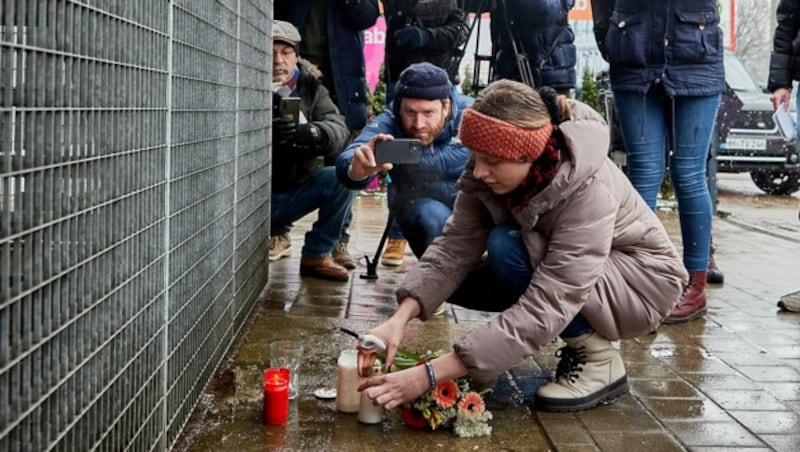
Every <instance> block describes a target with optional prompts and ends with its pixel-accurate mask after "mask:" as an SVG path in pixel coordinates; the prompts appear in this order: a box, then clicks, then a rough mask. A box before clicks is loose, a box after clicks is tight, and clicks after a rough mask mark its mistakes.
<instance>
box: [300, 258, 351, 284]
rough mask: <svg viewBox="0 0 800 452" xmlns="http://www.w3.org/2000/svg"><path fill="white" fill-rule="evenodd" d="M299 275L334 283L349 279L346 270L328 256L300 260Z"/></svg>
mask: <svg viewBox="0 0 800 452" xmlns="http://www.w3.org/2000/svg"><path fill="white" fill-rule="evenodd" d="M300 274H301V275H303V276H314V277H316V278H322V279H332V280H334V281H347V280H348V279H350V275H348V274H347V269H346V268H344V267H342V266H341V265H339V264H337V263H336V261H334V260H333V258H332V257H330V256H325V257H321V258H319V259H311V258H308V257H302V258H300Z"/></svg>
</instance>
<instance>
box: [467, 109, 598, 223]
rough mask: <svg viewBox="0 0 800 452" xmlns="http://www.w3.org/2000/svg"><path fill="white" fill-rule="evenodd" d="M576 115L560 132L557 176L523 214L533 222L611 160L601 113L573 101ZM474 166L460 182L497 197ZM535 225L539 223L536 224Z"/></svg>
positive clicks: (532, 200) (573, 111)
mask: <svg viewBox="0 0 800 452" xmlns="http://www.w3.org/2000/svg"><path fill="white" fill-rule="evenodd" d="M570 105H571V107H572V116H571V118H570V120H569V121H565V122H562V123H561V124H559V125H558V129H557V130H559V131H560V132H561V134H562V135H563V137H564V147H565V148H564V149H562V150H561V163H560V165H559V167H558V171H557V172H556V175H555V177H554V178H553V180H552V182H550V185H548V186H547V187H546V188H545V189H544V190H542V191H541V192H540V193H539V194H537V195H536V196H534V197H533V198H532V199H531V200H530V201H529V202H528V205H527V206H526V207H525V208H524V209H523V211H522V215H527V216H529V217H531V218H533V219H535V218H536V217H538V216H539V215H540V214H541V213H542V212H545V211H547V210H550V209H551V208H553V207H554V206H555V205H556V204H558V203H559V202H561V201H562V200H564V199H566V198H568V197H569V196H570V195H572V194H573V193H574V192H575V191H577V190H579V189H581V187H583V185H584V183H585V182H586V181H587V180H589V179H590V178H591V177H592V176H593V175H594V174H595V173H596V172H597V171H598V170H599V169H600V167H601V166H602V165H603V163H604V162H605V160H606V159H607V158H608V142H609V136H608V125H607V124H606V121H605V120H604V119H603V117H602V116H600V114H599V113H597V112H596V111H594V110H593V109H592V108H591V107H589V106H588V105H586V104H584V103H582V102H579V101H575V100H571V101H570ZM473 167H474V163H473V162H472V161H470V163H469V165H467V168H466V169H465V171H464V174H462V176H461V179H460V180H459V182H458V186H459V189H461V190H464V191H468V192H469V191H482V192H487V194H486V196H496V195H494V193H493V192H492V191H491V190H490V189H489V187H487V186H486V184H484V183H483V182H481V181H480V180H478V179H475V177H474V176H473V175H472V169H473ZM533 223H535V221H533Z"/></svg>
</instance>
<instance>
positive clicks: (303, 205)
mask: <svg viewBox="0 0 800 452" xmlns="http://www.w3.org/2000/svg"><path fill="white" fill-rule="evenodd" d="M272 36H273V44H272V51H273V64H272V84H273V104H274V105H280V102H281V99H282V98H286V97H294V98H299V100H300V111H299V115H298V116H299V118H292V119H289V118H286V117H282V116H280V115H279V114H273V120H272V198H271V201H272V202H271V206H270V208H271V210H270V221H271V224H270V226H271V233H272V236H271V238H270V250H269V260H270V261H275V260H278V259H280V258H282V257H285V256H287V255H289V253H290V252H291V249H292V244H291V241H290V240H289V238H288V232H289V227H290V226H291V224H292V222H294V221H297V220H299V219H300V218H302V217H304V216H306V215H308V214H309V213H311V212H313V211H315V210H317V209H319V218H318V219H317V221H316V222H314V224H313V226H312V228H311V230H310V231H308V232H307V233H306V236H305V243H304V244H303V251H302V257H301V258H300V274H301V275H306V276H315V277H318V278H324V279H332V280H337V281H347V280H348V279H349V275H348V273H347V269H346V268H344V267H342V266H341V265H339V264H337V263H336V262H335V261H334V260H333V258H332V257H331V251H332V250H333V247H334V245H336V243H337V241H338V240H339V234H340V232H341V229H342V224H343V223H344V218H345V215H346V213H347V212H348V211H349V210H350V206H351V204H352V203H353V192H352V191H350V190H348V189H347V188H345V187H343V186H342V185H341V184H339V182H338V181H337V179H336V173H335V171H334V168H333V167H330V166H329V167H324V168H321V169H318V168H317V159H318V158H319V157H330V158H333V157H335V156H336V155H337V154H338V153H339V152H340V151H341V149H342V147H343V146H344V144H345V141H346V140H347V136H348V134H349V132H348V130H347V126H346V125H345V123H344V117H343V116H342V115H340V114H339V110H338V109H337V108H336V105H335V104H334V103H333V100H331V98H330V95H328V90H327V89H326V88H325V86H323V85H322V81H321V80H320V79H321V74H320V73H319V70H318V69H317V68H316V67H315V66H314V65H313V64H311V63H309V62H308V61H305V60H303V59H302V58H300V57H299V56H298V54H297V47H298V44H299V43H300V41H301V38H300V33H299V32H298V31H297V29H296V28H295V27H294V26H293V25H292V24H290V23H288V22H284V21H280V20H276V21H275V22H274V23H273V25H272Z"/></svg>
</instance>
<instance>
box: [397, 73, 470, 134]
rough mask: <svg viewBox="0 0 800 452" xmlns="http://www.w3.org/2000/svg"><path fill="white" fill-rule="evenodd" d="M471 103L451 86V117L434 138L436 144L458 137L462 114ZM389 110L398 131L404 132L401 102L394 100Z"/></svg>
mask: <svg viewBox="0 0 800 452" xmlns="http://www.w3.org/2000/svg"><path fill="white" fill-rule="evenodd" d="M471 103H472V100H471V99H470V101H469V102H465V101H464V100H463V99H462V97H461V96H460V95H459V94H458V91H457V90H456V88H455V87H454V86H452V85H451V86H450V116H449V117H448V118H447V119H446V120H445V123H444V128H443V129H442V131H441V132H440V133H439V135H437V136H436V138H434V140H433V143H434V144H439V143H444V142H446V141H450V140H451V139H453V138H456V137H458V124H459V123H460V122H461V113H462V112H463V109H464V108H466V106H467V105H469V104H471ZM389 110H390V113H391V115H392V120H393V121H394V122H395V124H397V125H398V129H400V131H402V127H400V102H398V101H397V99H395V100H393V101H392V102H391V104H390V105H389Z"/></svg>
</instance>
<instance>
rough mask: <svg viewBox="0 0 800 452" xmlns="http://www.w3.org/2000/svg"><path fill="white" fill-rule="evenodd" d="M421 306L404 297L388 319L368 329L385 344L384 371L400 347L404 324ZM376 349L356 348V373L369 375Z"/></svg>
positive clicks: (413, 300)
mask: <svg viewBox="0 0 800 452" xmlns="http://www.w3.org/2000/svg"><path fill="white" fill-rule="evenodd" d="M420 312H422V308H421V307H420V304H419V302H418V301H417V300H415V299H414V298H411V297H407V298H404V299H403V300H402V301H401V302H400V306H399V307H398V308H397V311H395V312H394V314H392V316H391V317H390V318H389V320H387V321H385V322H383V323H381V324H380V325H378V326H377V327H375V328H373V329H371V330H370V331H369V333H370V334H372V335H374V336H377V337H378V338H380V340H382V341H383V343H384V344H386V362H385V363H384V365H385V367H384V369H385V371H386V372H388V371H389V367H390V366H391V365H392V362H394V356H395V355H396V354H397V348H398V347H400V341H402V340H403V335H404V334H405V331H406V324H408V322H409V321H410V320H411V319H414V318H416V317H417V316H419V313H420ZM375 355H376V351H375V350H374V349H364V348H361V347H359V349H358V375H359V376H362V377H365V376H368V375H369V372H370V369H372V365H373V364H374V363H375Z"/></svg>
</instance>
